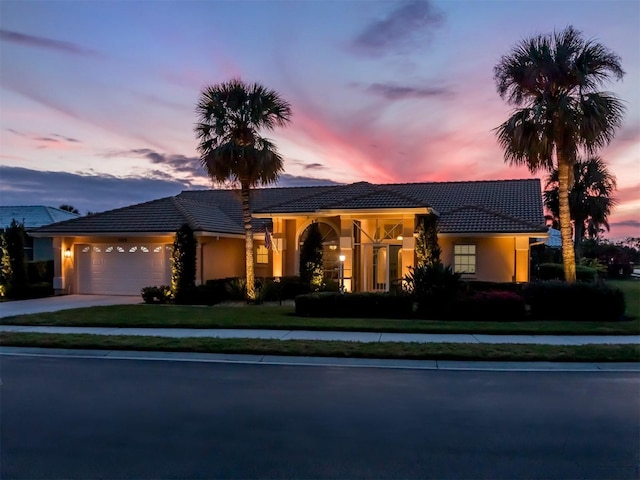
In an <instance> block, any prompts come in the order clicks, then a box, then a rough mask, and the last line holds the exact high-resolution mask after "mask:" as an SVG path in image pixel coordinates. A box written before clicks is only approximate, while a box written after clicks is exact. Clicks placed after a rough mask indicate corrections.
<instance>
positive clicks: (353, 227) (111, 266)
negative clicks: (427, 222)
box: [33, 179, 547, 295]
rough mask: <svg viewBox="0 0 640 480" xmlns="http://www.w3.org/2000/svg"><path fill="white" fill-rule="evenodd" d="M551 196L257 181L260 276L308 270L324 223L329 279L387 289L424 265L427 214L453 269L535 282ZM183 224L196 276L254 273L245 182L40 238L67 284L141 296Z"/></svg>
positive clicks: (533, 190) (468, 188)
mask: <svg viewBox="0 0 640 480" xmlns="http://www.w3.org/2000/svg"><path fill="white" fill-rule="evenodd" d="M541 192H542V189H541V185H540V181H539V180H538V179H525V180H496V181H464V182H462V181H461V182H431V183H405V184H384V185H377V184H371V183H367V182H358V183H353V184H348V185H334V186H314V187H289V188H261V189H256V190H254V191H253V195H252V209H253V217H254V222H253V227H254V248H255V251H254V258H255V267H256V268H255V273H256V276H257V277H283V276H293V275H297V274H298V273H299V251H300V246H301V244H302V242H303V240H304V238H305V235H306V232H307V229H308V228H309V225H310V224H311V223H313V222H317V223H318V225H319V227H320V231H321V233H322V236H323V245H324V257H323V258H324V269H325V274H326V275H327V276H329V277H332V278H334V279H338V278H340V280H341V281H343V282H344V286H345V289H346V290H347V291H388V290H390V289H391V288H392V286H393V285H394V284H397V283H398V282H399V281H400V279H401V278H402V277H403V276H404V275H405V274H407V273H408V272H409V267H411V266H414V265H415V236H414V233H415V231H416V225H417V221H418V219H419V218H420V216H421V215H427V214H430V213H433V214H436V215H437V216H438V229H439V233H438V242H439V246H440V248H441V259H442V261H443V263H444V264H445V265H451V266H453V268H454V269H455V270H456V271H459V272H463V277H464V278H468V279H471V280H484V281H496V282H527V281H528V280H529V263H530V262H529V255H530V245H531V244H533V243H535V242H536V241H539V240H540V239H541V238H546V236H547V228H546V226H545V220H544V216H543V206H542V194H541ZM184 223H188V224H189V225H190V226H191V228H192V229H193V230H194V232H195V235H196V238H197V240H198V249H197V255H198V258H197V279H196V281H197V283H204V282H206V281H207V280H209V279H215V278H226V277H235V276H240V277H241V276H244V275H245V251H244V248H245V243H244V229H243V224H242V210H241V203H240V197H239V194H238V192H237V191H234V190H226V189H225V190H223V189H219V190H193V191H184V192H182V193H180V194H179V195H176V196H173V197H167V198H161V199H158V200H154V201H150V202H146V203H142V204H138V205H133V206H129V207H124V208H119V209H116V210H111V211H107V212H103V213H99V214H95V215H91V216H88V217H82V218H77V219H73V220H68V221H65V222H61V223H56V224H53V225H48V226H45V227H42V228H40V229H38V230H37V231H35V232H33V235H34V236H36V237H50V238H52V239H53V245H54V251H55V277H56V280H55V285H54V286H55V287H56V288H57V289H58V290H59V291H60V292H70V293H86V294H128V295H136V294H138V293H139V292H140V289H141V288H142V287H145V286H151V285H166V284H169V282H170V257H171V250H172V243H173V240H174V235H175V232H176V231H177V230H178V229H179V228H180V227H181V225H183V224H184ZM266 229H268V231H269V232H270V234H271V238H270V240H271V241H270V242H267V245H266V246H265V231H266ZM269 244H271V245H269ZM268 246H271V248H267V247H268Z"/></svg>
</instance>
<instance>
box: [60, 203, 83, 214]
mask: <svg viewBox="0 0 640 480" xmlns="http://www.w3.org/2000/svg"><path fill="white" fill-rule="evenodd" d="M58 208H59V209H60V210H64V211H65V212H71V213H75V214H76V215H80V210H78V209H77V208H76V207H74V206H73V205H67V204H63V205H60V206H59V207H58Z"/></svg>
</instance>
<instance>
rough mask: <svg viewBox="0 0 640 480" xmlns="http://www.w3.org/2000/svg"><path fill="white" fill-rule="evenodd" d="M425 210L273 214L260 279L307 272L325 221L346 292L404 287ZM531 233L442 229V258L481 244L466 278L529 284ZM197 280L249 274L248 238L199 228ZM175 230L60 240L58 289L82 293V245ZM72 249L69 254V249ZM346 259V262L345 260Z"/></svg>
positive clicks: (257, 236)
mask: <svg viewBox="0 0 640 480" xmlns="http://www.w3.org/2000/svg"><path fill="white" fill-rule="evenodd" d="M424 213H426V210H421V211H388V210H387V211H384V212H382V211H366V212H365V211H362V212H353V211H349V212H326V213H322V214H317V213H316V214H309V215H303V214H301V215H273V216H267V215H264V217H268V218H270V219H271V220H272V222H273V226H272V239H273V242H272V243H273V246H274V248H272V249H271V250H269V251H268V262H267V263H258V262H256V264H255V275H256V277H257V278H261V277H263V278H264V277H284V276H297V275H298V274H299V271H300V265H299V256H300V245H301V239H302V236H303V234H304V232H305V230H306V229H307V228H308V226H309V225H310V224H311V223H312V222H320V223H322V224H324V225H325V228H324V232H325V234H326V242H325V252H326V255H327V256H328V257H330V260H331V261H330V262H328V263H325V267H327V265H328V267H327V268H328V272H327V273H328V274H329V275H332V276H333V278H334V279H335V280H339V281H341V282H342V283H343V285H344V288H345V290H346V291H388V290H390V289H393V288H394V285H395V286H398V285H399V282H400V280H401V279H402V278H403V277H404V276H405V275H407V274H408V273H409V271H410V268H411V267H413V266H414V265H415V263H416V260H415V259H416V256H415V234H414V232H415V230H416V218H417V217H416V215H419V214H424ZM539 236H540V233H532V234H518V235H515V234H493V235H451V234H440V235H439V238H438V241H439V245H440V248H441V260H442V262H443V263H444V264H445V265H448V266H449V265H450V266H455V254H454V248H455V246H456V245H473V246H475V247H474V248H475V260H474V261H475V273H474V274H471V275H469V274H466V275H464V276H463V278H467V279H470V280H479V281H491V282H527V281H528V280H529V248H530V244H531V242H532V239H533V238H534V237H539ZM196 238H197V240H198V247H197V264H196V266H197V273H196V283H198V284H201V283H205V282H206V281H207V280H211V279H218V278H230V277H244V276H245V252H244V248H245V241H244V237H243V236H241V235H228V236H221V235H215V234H208V233H204V234H203V233H196ZM173 241H174V234H172V233H167V234H163V235H144V234H140V235H131V236H126V237H124V236H121V235H109V236H65V237H55V238H54V240H53V248H54V256H55V262H54V269H55V271H54V275H55V277H56V280H55V285H54V288H56V290H57V291H58V292H59V293H77V292H78V291H79V289H78V282H79V276H78V270H79V269H78V268H77V264H76V262H77V256H78V248H79V246H82V245H107V244H131V245H136V244H162V245H166V246H169V247H170V246H171V245H172V244H173ZM263 246H264V232H261V231H256V232H255V233H254V247H255V251H254V258H257V252H258V248H259V247H263ZM67 251H68V252H70V254H65V252H67ZM339 256H344V261H342V262H341V261H340V260H339Z"/></svg>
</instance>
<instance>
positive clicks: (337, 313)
mask: <svg viewBox="0 0 640 480" xmlns="http://www.w3.org/2000/svg"><path fill="white" fill-rule="evenodd" d="M413 303H414V302H413V299H412V298H411V297H410V296H409V295H393V294H388V293H336V292H318V293H309V294H307V295H298V296H297V297H296V298H295V305H296V308H295V313H296V315H300V316H306V317H345V318H411V317H412V316H413Z"/></svg>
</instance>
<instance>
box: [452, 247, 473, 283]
mask: <svg viewBox="0 0 640 480" xmlns="http://www.w3.org/2000/svg"><path fill="white" fill-rule="evenodd" d="M453 265H454V271H455V272H456V273H463V274H466V275H475V274H476V246H475V245H474V244H459V245H454V246H453Z"/></svg>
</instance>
